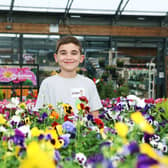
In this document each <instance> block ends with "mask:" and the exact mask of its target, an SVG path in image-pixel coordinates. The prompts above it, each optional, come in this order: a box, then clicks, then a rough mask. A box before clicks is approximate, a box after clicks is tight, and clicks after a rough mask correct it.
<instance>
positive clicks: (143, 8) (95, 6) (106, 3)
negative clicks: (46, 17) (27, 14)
mask: <svg viewBox="0 0 168 168" xmlns="http://www.w3.org/2000/svg"><path fill="white" fill-rule="evenodd" d="M11 1H12V0H0V10H9V9H10V4H11ZM71 1H72V6H71V8H70V11H69V13H85V14H114V13H115V12H116V10H117V9H118V6H119V4H120V2H121V0H69V2H71ZM67 2H68V0H14V8H13V10H14V11H32V12H65V8H66V6H67ZM127 2H128V3H127ZM120 10H121V11H122V10H123V12H122V14H123V15H128V14H129V15H166V13H167V12H168V0H123V3H122V5H121V7H120Z"/></svg>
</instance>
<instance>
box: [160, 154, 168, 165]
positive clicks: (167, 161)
mask: <svg viewBox="0 0 168 168" xmlns="http://www.w3.org/2000/svg"><path fill="white" fill-rule="evenodd" d="M159 161H160V162H161V163H162V164H164V165H166V166H167V167H168V156H162V157H160V159H159Z"/></svg>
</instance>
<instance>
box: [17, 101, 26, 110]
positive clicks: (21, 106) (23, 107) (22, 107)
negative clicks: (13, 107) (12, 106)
mask: <svg viewBox="0 0 168 168" xmlns="http://www.w3.org/2000/svg"><path fill="white" fill-rule="evenodd" d="M19 107H20V108H21V109H27V106H26V103H24V102H22V103H20V104H19Z"/></svg>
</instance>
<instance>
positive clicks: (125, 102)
mask: <svg viewBox="0 0 168 168" xmlns="http://www.w3.org/2000/svg"><path fill="white" fill-rule="evenodd" d="M102 104H103V107H104V108H103V109H102V110H101V112H100V115H99V118H93V116H92V115H91V114H90V113H89V112H90V111H89V110H90V108H89V106H88V104H87V99H86V98H85V97H80V99H79V100H78V101H77V107H78V110H79V113H78V114H79V115H78V116H76V115H74V113H73V109H72V107H71V106H69V105H68V104H64V102H63V103H58V104H57V106H56V107H53V106H52V105H50V104H48V105H45V106H44V107H43V108H41V109H40V110H39V111H33V107H34V105H35V101H33V100H28V101H26V102H19V99H18V98H12V99H11V100H10V101H7V100H3V101H1V102H0V138H1V140H0V167H2V168H8V167H10V168H11V167H12V168H15V167H20V168H46V167H48V168H52V167H58V168H59V167H60V168H66V167H67V168H71V167H73V168H78V167H79V168H80V167H84V168H100V167H102V168H115V167H117V168H118V167H121V168H135V167H137V168H142V167H143V168H144V167H146V168H147V167H150V168H151V167H164V168H166V167H168V156H167V154H168V149H167V145H168V100H167V99H156V100H153V99H140V98H138V97H136V96H127V97H118V98H114V99H104V100H102Z"/></svg>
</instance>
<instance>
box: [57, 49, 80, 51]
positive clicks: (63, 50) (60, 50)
mask: <svg viewBox="0 0 168 168" xmlns="http://www.w3.org/2000/svg"><path fill="white" fill-rule="evenodd" d="M59 52H66V50H64V49H62V50H59ZM71 52H78V50H72V51H71ZM79 52H80V50H79Z"/></svg>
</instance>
